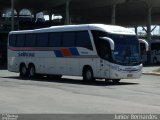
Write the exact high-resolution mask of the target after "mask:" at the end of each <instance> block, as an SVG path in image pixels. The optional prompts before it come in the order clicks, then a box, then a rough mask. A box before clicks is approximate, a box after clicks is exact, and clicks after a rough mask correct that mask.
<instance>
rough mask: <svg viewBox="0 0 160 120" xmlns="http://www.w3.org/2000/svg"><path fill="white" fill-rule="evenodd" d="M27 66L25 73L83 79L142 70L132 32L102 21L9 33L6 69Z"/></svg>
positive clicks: (116, 77) (134, 75)
mask: <svg viewBox="0 0 160 120" xmlns="http://www.w3.org/2000/svg"><path fill="white" fill-rule="evenodd" d="M22 66H25V67H23V68H21V67H22ZM30 66H32V68H34V69H30V70H29V74H32V73H33V72H35V73H36V74H46V75H70V76H83V77H85V79H91V78H105V79H112V80H119V79H128V78H139V77H140V76H141V73H142V64H141V63H140V51H139V41H138V39H137V37H136V35H135V33H134V32H132V31H131V30H129V29H127V28H124V27H120V26H112V25H103V24H87V25H67V26H55V27H50V28H43V29H36V30H25V31H13V32H10V33H9V42H8V70H9V71H12V72H20V73H21V74H23V73H25V72H26V70H27V71H28V69H29V68H30ZM25 68H26V70H25ZM88 69H89V70H88ZM30 72H31V73H30ZM26 73H27V72H26Z"/></svg>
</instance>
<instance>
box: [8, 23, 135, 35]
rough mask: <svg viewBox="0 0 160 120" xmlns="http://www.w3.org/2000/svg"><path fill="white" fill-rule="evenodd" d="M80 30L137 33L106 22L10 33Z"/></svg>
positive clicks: (125, 33)
mask: <svg viewBox="0 0 160 120" xmlns="http://www.w3.org/2000/svg"><path fill="white" fill-rule="evenodd" d="M78 30H100V31H104V32H108V33H111V34H124V35H135V32H133V31H132V30H130V29H128V28H125V27H121V26H115V25H105V24H82V25H62V26H52V27H48V28H41V29H34V30H21V31H12V32H10V34H24V33H41V32H60V31H64V32H65V31H78Z"/></svg>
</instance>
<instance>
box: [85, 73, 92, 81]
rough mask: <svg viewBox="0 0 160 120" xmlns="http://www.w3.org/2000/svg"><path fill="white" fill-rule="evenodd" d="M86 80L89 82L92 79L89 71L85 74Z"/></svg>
mask: <svg viewBox="0 0 160 120" xmlns="http://www.w3.org/2000/svg"><path fill="white" fill-rule="evenodd" d="M86 78H87V80H91V78H92V73H91V72H90V71H87V72H86Z"/></svg>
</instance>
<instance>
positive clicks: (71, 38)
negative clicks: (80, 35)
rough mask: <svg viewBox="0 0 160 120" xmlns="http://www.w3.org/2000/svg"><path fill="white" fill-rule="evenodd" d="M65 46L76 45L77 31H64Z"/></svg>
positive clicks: (63, 40)
mask: <svg viewBox="0 0 160 120" xmlns="http://www.w3.org/2000/svg"><path fill="white" fill-rule="evenodd" d="M62 46H63V47H74V46H75V32H64V33H63V38H62Z"/></svg>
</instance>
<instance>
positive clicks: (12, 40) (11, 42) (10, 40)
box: [9, 35, 16, 47]
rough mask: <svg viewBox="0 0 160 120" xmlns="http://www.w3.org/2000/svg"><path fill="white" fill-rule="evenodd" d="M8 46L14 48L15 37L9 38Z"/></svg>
mask: <svg viewBox="0 0 160 120" xmlns="http://www.w3.org/2000/svg"><path fill="white" fill-rule="evenodd" d="M9 46H12V47H15V46H16V35H10V36H9Z"/></svg>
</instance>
